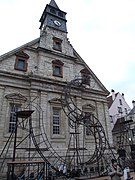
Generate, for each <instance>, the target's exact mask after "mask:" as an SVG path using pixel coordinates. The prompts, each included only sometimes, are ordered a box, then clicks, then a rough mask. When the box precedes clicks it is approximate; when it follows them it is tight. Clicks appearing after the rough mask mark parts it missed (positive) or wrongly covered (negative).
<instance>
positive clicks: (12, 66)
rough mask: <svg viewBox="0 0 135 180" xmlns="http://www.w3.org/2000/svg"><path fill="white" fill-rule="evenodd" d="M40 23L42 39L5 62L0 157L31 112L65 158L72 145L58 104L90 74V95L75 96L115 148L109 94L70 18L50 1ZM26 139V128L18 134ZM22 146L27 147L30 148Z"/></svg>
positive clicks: (1, 60)
mask: <svg viewBox="0 0 135 180" xmlns="http://www.w3.org/2000/svg"><path fill="white" fill-rule="evenodd" d="M40 22H41V26H40V37H39V38H37V39H35V40H33V41H31V42H29V43H27V44H25V45H23V46H21V47H19V48H16V49H14V50H12V51H11V52H8V53H6V54H4V55H2V56H0V152H2V149H3V147H4V146H5V144H6V142H7V141H8V139H9V137H10V135H11V133H13V132H14V129H15V119H14V114H15V112H16V111H18V110H25V109H30V108H31V109H33V110H34V113H33V117H32V118H33V121H34V127H38V126H39V124H40V122H39V119H40V120H41V119H42V122H43V124H44V130H45V132H46V135H47V139H48V142H49V143H50V144H51V146H52V147H53V149H55V150H56V151H57V152H58V153H61V155H62V154H63V155H64V153H62V151H64V150H65V149H66V148H67V146H68V144H69V138H70V133H69V132H70V127H69V124H68V123H69V121H68V118H67V116H66V115H65V113H64V112H63V111H62V108H61V103H60V101H59V99H60V97H61V94H62V92H63V88H64V87H65V86H66V85H67V83H69V82H71V81H72V80H73V79H75V78H78V77H82V76H84V75H85V74H89V77H90V81H89V83H86V86H85V89H83V90H82V89H81V90H76V91H75V92H76V94H75V97H74V98H75V102H76V106H78V107H79V108H80V109H83V110H84V111H86V112H91V113H93V114H94V115H95V117H97V119H99V121H100V122H101V123H102V125H103V127H104V130H105V132H106V137H107V139H108V140H109V142H110V143H112V136H111V128H110V124H109V123H110V121H109V116H108V105H107V101H106V97H107V95H108V94H109V92H108V91H107V89H106V88H105V87H104V85H103V84H102V83H101V82H100V80H99V79H98V78H97V77H96V75H95V74H94V73H93V72H92V70H91V69H90V68H89V67H88V65H87V64H86V63H85V61H84V60H83V59H82V58H81V57H80V56H79V54H78V53H77V52H76V51H75V49H74V48H73V46H72V45H71V44H70V42H69V40H68V38H67V28H66V22H67V20H66V13H65V12H63V11H61V10H60V9H59V7H58V6H57V4H56V3H55V1H54V0H51V2H50V4H48V5H47V6H46V8H45V10H44V12H43V14H42V16H41V19H40ZM81 128H82V131H83V127H81ZM24 136H25V133H24V132H23V128H22V129H18V134H17V142H19V141H22V138H23V137H24ZM80 139H81V138H80ZM90 139H91V137H90V134H89V133H86V132H85V139H81V140H80V142H81V143H84V141H85V143H86V144H87V142H88V141H89V140H90ZM11 141H13V140H11ZM91 143H92V141H91ZM22 144H23V145H22V146H23V147H24V146H25V147H26V146H27V145H28V144H27V143H22ZM88 146H89V145H88ZM89 148H91V150H92V148H93V147H92V146H90V147H89ZM20 152H21V150H19V152H18V154H17V153H16V157H19V153H20ZM12 153H13V145H11V147H10V148H9V152H8V159H10V158H12ZM5 154H6V153H5ZM5 154H3V157H4V156H5Z"/></svg>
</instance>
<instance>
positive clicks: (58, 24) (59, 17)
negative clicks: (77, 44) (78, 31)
mask: <svg viewBox="0 0 135 180" xmlns="http://www.w3.org/2000/svg"><path fill="white" fill-rule="evenodd" d="M40 23H41V24H40V43H39V47H40V48H42V49H44V50H47V51H48V50H50V51H51V52H57V54H59V55H60V54H61V55H62V54H64V55H67V56H72V57H73V56H74V55H73V47H72V46H71V44H70V42H69V40H68V38H67V27H66V23H67V20H66V13H65V12H64V11H61V10H60V9H59V7H58V5H57V4H56V2H55V0H51V1H50V3H49V4H47V5H46V7H45V10H44V12H43V14H42V16H41V18H40Z"/></svg>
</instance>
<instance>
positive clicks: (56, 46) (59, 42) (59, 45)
mask: <svg viewBox="0 0 135 180" xmlns="http://www.w3.org/2000/svg"><path fill="white" fill-rule="evenodd" d="M53 49H55V50H57V51H62V40H61V39H59V38H55V37H54V38H53Z"/></svg>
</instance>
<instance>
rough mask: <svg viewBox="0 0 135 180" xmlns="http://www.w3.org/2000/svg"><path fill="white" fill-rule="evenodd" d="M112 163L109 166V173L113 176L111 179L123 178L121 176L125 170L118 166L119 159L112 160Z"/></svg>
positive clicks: (119, 179)
mask: <svg viewBox="0 0 135 180" xmlns="http://www.w3.org/2000/svg"><path fill="white" fill-rule="evenodd" d="M111 162H112V165H111V167H110V168H109V172H108V175H109V176H110V177H111V180H121V176H122V175H123V172H122V170H121V168H120V166H118V164H117V161H116V160H115V159H112V160H111Z"/></svg>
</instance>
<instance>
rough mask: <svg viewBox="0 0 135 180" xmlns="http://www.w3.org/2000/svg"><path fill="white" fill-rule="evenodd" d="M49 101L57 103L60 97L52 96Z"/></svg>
mask: <svg viewBox="0 0 135 180" xmlns="http://www.w3.org/2000/svg"><path fill="white" fill-rule="evenodd" d="M49 103H53V104H54V103H57V104H58V103H60V98H52V99H50V100H49Z"/></svg>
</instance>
